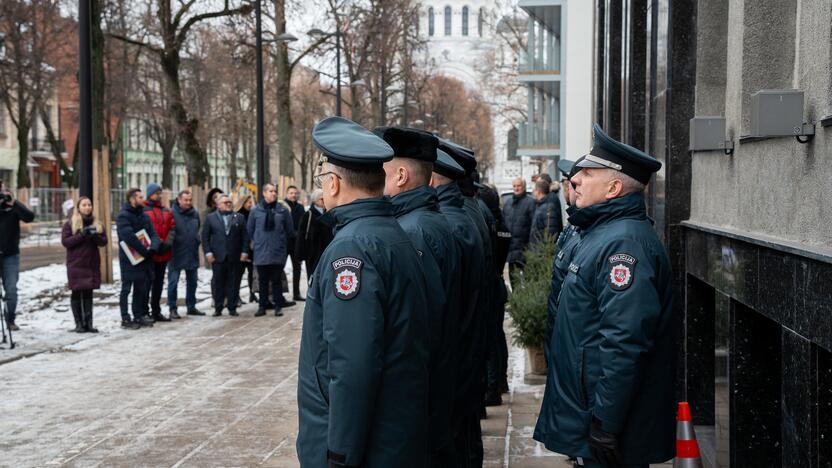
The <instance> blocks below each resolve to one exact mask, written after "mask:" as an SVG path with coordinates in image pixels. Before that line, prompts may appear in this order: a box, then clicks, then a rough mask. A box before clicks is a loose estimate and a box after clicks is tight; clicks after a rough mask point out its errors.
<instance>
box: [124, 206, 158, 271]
mask: <svg viewBox="0 0 832 468" xmlns="http://www.w3.org/2000/svg"><path fill="white" fill-rule="evenodd" d="M142 229H144V230H145V231H146V232H147V235H148V236H150V246H149V248H145V246H144V244H142V242H141V241H140V240H139V239H138V238H137V237H136V233H137V232H139V231H141V230H142ZM116 232H117V233H118V240H119V243H120V242H121V241H124V243H126V244H127V245H128V246H130V247H132V248H133V249H135V250H136V252H138V253H139V255H141V256H142V257H144V260H142V261H141V262H139V263H138V264H136V265H133V264H132V263H130V260H128V259H127V254H125V253H124V250H123V249H122V248H121V246H120V245H119V249H118V263H119V266H120V269H121V279H122V280H128V281H148V280H150V278H151V274H152V272H153V268H152V265H151V264H152V263H153V262H152V260H151V259H150V258H149V257H150V256H151V255H152V253H153V252H156V251H158V250H159V245H160V244H161V241H160V240H159V236H157V235H156V230H155V229H153V224H152V223H151V222H150V218H149V217H148V216H147V214H145V212H144V207H143V206H137V207H135V208H133V207H132V206H130V203H129V202H126V203H124V205H123V206H122V207H121V211H120V212H119V214H118V216H117V217H116Z"/></svg>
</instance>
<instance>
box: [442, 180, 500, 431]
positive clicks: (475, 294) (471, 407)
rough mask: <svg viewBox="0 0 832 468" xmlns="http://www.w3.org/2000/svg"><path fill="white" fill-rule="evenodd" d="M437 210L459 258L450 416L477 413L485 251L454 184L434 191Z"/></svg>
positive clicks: (484, 315)
mask: <svg viewBox="0 0 832 468" xmlns="http://www.w3.org/2000/svg"><path fill="white" fill-rule="evenodd" d="M436 192H437V194H438V195H439V209H440V211H441V212H442V214H443V215H445V218H446V219H447V220H448V222H449V223H450V224H451V229H452V230H453V233H454V238H455V239H456V242H457V247H459V250H460V253H461V258H462V262H461V264H462V268H461V271H462V280H461V283H462V284H461V287H460V292H461V300H460V302H461V304H460V308H459V321H458V334H457V336H458V339H457V344H456V349H457V351H456V358H457V362H456V385H455V387H456V388H455V398H454V408H453V410H454V416H455V420H454V423H456V422H457V421H458V420H459V418H460V417H462V416H471V415H475V414H478V413H479V410H480V404H481V402H482V397H483V394H484V389H483V383H482V382H483V377H484V372H485V365H484V360H485V349H486V348H485V345H486V343H485V326H486V319H487V317H488V315H487V314H488V311H487V310H485V309H481V308H480V295H481V294H482V293H483V291H482V287H483V280H484V278H485V277H484V274H485V250H484V249H483V245H482V239H481V237H480V235H479V232H478V231H477V226H476V224H474V221H472V220H471V218H470V217H469V216H468V214H467V213H466V212H465V210H464V209H463V206H462V205H463V201H462V192H461V191H460V190H459V186H458V185H457V184H446V185H442V186H440V187H438V188H437V189H436Z"/></svg>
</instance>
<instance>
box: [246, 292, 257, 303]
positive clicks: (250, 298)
mask: <svg viewBox="0 0 832 468" xmlns="http://www.w3.org/2000/svg"><path fill="white" fill-rule="evenodd" d="M258 300H259V299H257V294H254V293H251V294H249V296H248V303H249V304H256V303H257V301H258Z"/></svg>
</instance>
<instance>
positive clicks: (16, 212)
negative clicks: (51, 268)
mask: <svg viewBox="0 0 832 468" xmlns="http://www.w3.org/2000/svg"><path fill="white" fill-rule="evenodd" d="M34 219H35V213H33V212H32V210H30V209H29V208H27V207H26V205H24V204H23V203H20V201H18V200H15V199H14V195H13V194H12V192H11V190H6V189H4V188H3V187H2V185H0V281H2V283H3V289H4V290H5V291H6V297H5V298H4V299H5V301H6V316H5V317H2V318H0V319H5V320H6V324H7V325H8V326H9V329H11V330H12V331H17V330H19V328H18V327H17V325H16V324H15V323H14V319H15V311H16V310H17V278H18V276H19V274H20V222H21V221H22V222H24V223H31V222H32V221H34Z"/></svg>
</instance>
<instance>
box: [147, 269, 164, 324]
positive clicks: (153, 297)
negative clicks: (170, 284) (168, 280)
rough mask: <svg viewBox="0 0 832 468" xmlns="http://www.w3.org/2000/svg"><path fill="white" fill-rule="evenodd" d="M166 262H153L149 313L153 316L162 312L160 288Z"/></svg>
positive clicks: (162, 284) (162, 282)
mask: <svg viewBox="0 0 832 468" xmlns="http://www.w3.org/2000/svg"><path fill="white" fill-rule="evenodd" d="M167 267H168V262H153V280H152V283H151V285H150V312H151V313H152V314H153V315H154V316H155V315H159V314H160V313H161V312H162V306H161V302H162V287H163V286H164V285H165V270H166V269H167Z"/></svg>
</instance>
